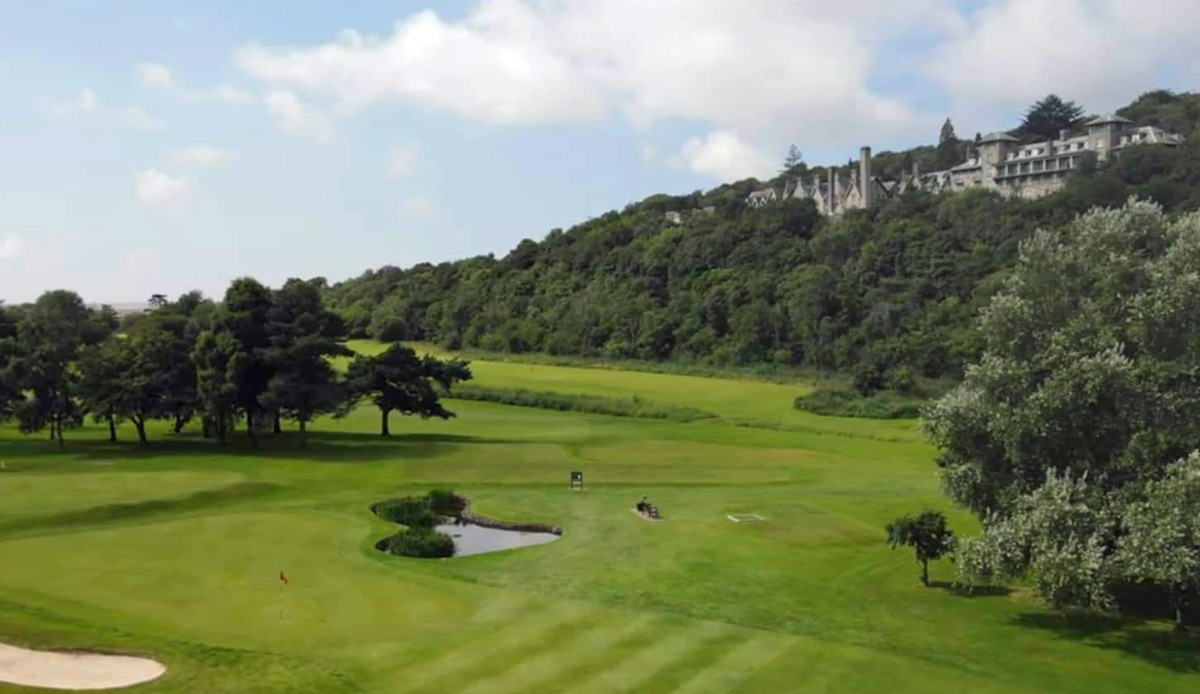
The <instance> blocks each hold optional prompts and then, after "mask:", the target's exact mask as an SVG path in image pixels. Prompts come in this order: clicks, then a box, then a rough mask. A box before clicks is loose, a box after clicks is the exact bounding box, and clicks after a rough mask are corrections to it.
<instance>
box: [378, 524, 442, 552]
mask: <svg viewBox="0 0 1200 694" xmlns="http://www.w3.org/2000/svg"><path fill="white" fill-rule="evenodd" d="M383 545H384V550H385V551H386V552H387V553H388V554H397V555H400V556H402V557H420V558H425V559H436V558H439V557H453V556H454V539H453V538H451V537H450V536H449V535H447V534H446V533H439V532H438V531H436V530H433V529H432V528H409V529H408V530H404V531H401V532H399V533H396V534H395V535H392V536H391V537H389V538H387V539H386V540H384V541H383Z"/></svg>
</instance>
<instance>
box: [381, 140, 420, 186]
mask: <svg viewBox="0 0 1200 694" xmlns="http://www.w3.org/2000/svg"><path fill="white" fill-rule="evenodd" d="M417 155H418V151H417V145H416V143H415V142H408V143H405V144H402V145H397V146H395V147H393V148H392V151H391V154H389V155H388V167H387V175H388V178H406V177H408V176H409V175H410V174H411V173H412V172H413V171H414V170H415V169H416V167H417Z"/></svg>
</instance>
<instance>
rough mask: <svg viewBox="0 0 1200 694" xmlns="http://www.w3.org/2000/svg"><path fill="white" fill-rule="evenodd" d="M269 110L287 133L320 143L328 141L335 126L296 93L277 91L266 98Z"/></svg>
mask: <svg viewBox="0 0 1200 694" xmlns="http://www.w3.org/2000/svg"><path fill="white" fill-rule="evenodd" d="M264 101H265V102H266V104H267V110H268V111H270V112H271V114H272V115H273V116H275V120H276V122H277V123H278V124H279V127H280V128H282V129H283V130H284V131H285V132H289V133H292V134H295V135H303V136H305V137H308V138H311V139H313V140H316V141H318V142H324V141H326V140H328V139H329V138H330V136H331V133H332V131H333V125H332V123H331V122H330V120H329V118H328V116H326V115H325V114H324V113H322V112H321V111H320V110H319V109H316V108H313V107H310V106H307V105H305V104H304V102H302V101H301V100H300V97H298V96H296V95H295V94H294V93H292V92H289V91H285V90H281V89H277V90H274V91H272V92H270V93H268V94H267V95H266V97H264Z"/></svg>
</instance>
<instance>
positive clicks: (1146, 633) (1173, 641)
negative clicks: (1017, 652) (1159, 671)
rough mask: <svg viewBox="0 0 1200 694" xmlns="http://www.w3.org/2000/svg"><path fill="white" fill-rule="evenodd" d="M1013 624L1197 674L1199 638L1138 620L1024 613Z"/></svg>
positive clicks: (1199, 655)
mask: <svg viewBox="0 0 1200 694" xmlns="http://www.w3.org/2000/svg"><path fill="white" fill-rule="evenodd" d="M1014 622H1015V623H1016V624H1017V625H1019V626H1022V627H1030V628H1034V629H1042V630H1045V631H1050V632H1053V633H1054V634H1055V635H1057V636H1059V637H1061V638H1069V639H1073V640H1077V641H1081V642H1083V643H1085V644H1087V645H1089V646H1094V647H1096V648H1105V649H1110V650H1116V651H1121V652H1124V653H1128V654H1130V655H1133V656H1136V657H1138V658H1141V659H1143V660H1145V661H1147V662H1150V663H1153V664H1154V665H1158V666H1160V667H1165V668H1168V669H1170V670H1172V671H1174V672H1180V673H1193V672H1200V638H1197V637H1196V636H1189V635H1188V634H1186V633H1180V632H1176V631H1173V630H1169V629H1163V628H1162V625H1161V624H1155V623H1152V622H1146V621H1143V620H1138V619H1130V618H1121V617H1113V616H1107V615H1092V614H1053V613H1050V614H1047V613H1027V614H1021V615H1017V617H1016V618H1015V619H1014Z"/></svg>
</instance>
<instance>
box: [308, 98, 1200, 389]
mask: <svg viewBox="0 0 1200 694" xmlns="http://www.w3.org/2000/svg"><path fill="white" fill-rule="evenodd" d="M1041 103H1043V102H1039V104H1041ZM1067 105H1068V106H1071V104H1069V103H1068V104H1067ZM1060 106H1061V104H1060ZM1068 110H1069V109H1068ZM1034 111H1036V108H1035V109H1031V114H1034ZM1120 113H1121V114H1123V115H1126V116H1127V117H1129V118H1131V119H1135V120H1136V122H1138V123H1139V124H1149V125H1158V126H1160V127H1163V128H1166V129H1168V130H1171V131H1174V132H1180V133H1183V134H1185V135H1187V136H1188V141H1187V143H1186V144H1185V145H1184V146H1183V147H1179V148H1165V147H1139V148H1134V149H1132V150H1130V151H1127V152H1125V153H1124V154H1123V155H1122V156H1121V157H1120V158H1119V159H1117V160H1115V161H1111V162H1108V163H1107V164H1105V165H1104V166H1103V167H1090V168H1088V169H1086V170H1084V171H1081V172H1080V173H1079V174H1077V175H1076V176H1075V177H1074V178H1073V179H1072V180H1071V181H1069V183H1068V185H1067V186H1066V187H1065V188H1064V189H1063V190H1061V191H1059V192H1058V193H1055V194H1053V195H1050V196H1047V197H1044V198H1042V199H1039V200H1036V201H1029V200H1020V199H1011V200H1006V199H1003V198H1001V197H999V196H998V195H995V194H992V193H989V192H987V191H984V190H968V191H965V192H961V193H954V194H946V195H940V196H931V195H929V194H927V193H923V192H911V193H907V194H905V195H904V196H903V197H901V198H899V199H894V200H889V201H886V202H885V203H884V204H882V205H880V206H878V207H877V208H875V209H872V210H870V211H852V212H850V213H847V214H846V215H844V216H843V217H840V218H833V219H827V218H823V217H822V216H821V215H819V214H818V213H817V212H816V209H815V208H814V207H813V205H812V203H811V202H810V201H800V200H787V201H783V202H779V203H775V204H770V205H767V206H765V207H763V208H761V209H749V208H747V207H746V206H745V204H744V202H743V201H744V199H745V197H746V195H747V194H748V193H749V192H750V191H751V190H754V189H756V188H759V187H761V186H762V185H763V182H760V181H756V180H753V179H751V180H746V181H741V182H738V183H734V184H730V185H723V186H720V187H718V188H716V189H713V190H711V191H709V192H707V193H701V192H696V193H693V194H691V195H686V196H666V195H657V196H653V197H650V198H647V199H646V200H644V201H642V202H640V203H636V204H632V205H629V206H628V207H626V208H625V209H624V210H622V211H620V212H617V211H613V212H609V213H607V214H604V215H602V216H600V217H598V218H595V219H592V220H589V221H587V222H585V223H583V224H580V225H578V226H575V227H573V228H571V229H569V230H566V231H563V230H558V229H556V230H553V231H551V232H550V233H549V234H548V235H547V236H546V237H545V238H544V239H543V240H542V241H541V242H535V241H532V240H525V241H522V242H521V243H520V244H519V245H518V246H517V247H516V248H514V249H513V250H512V251H511V252H510V253H509V254H508V255H506V256H505V257H503V258H499V259H498V258H494V257H492V256H482V257H476V258H470V259H465V260H461V261H457V262H453V263H442V264H438V265H432V264H420V265H417V266H415V267H412V268H410V269H400V268H396V267H383V268H380V269H378V270H372V271H368V272H366V273H364V274H363V275H361V276H360V277H357V278H354V279H351V280H348V281H346V282H342V283H339V284H336V285H333V286H332V287H330V288H329V290H328V298H329V299H330V302H331V305H332V306H334V307H335V308H336V310H338V311H339V312H340V313H341V315H342V316H343V318H344V319H345V320H346V323H347V325H348V327H349V329H350V332H351V334H353V335H357V336H370V337H375V338H378V339H381V340H389V341H390V340H429V341H435V342H437V343H440V344H441V345H443V346H445V347H448V348H452V349H457V348H481V349H486V350H495V351H507V352H526V351H540V352H548V353H552V354H574V355H589V356H603V357H612V358H637V359H649V360H661V359H680V360H693V361H698V362H704V363H711V364H722V365H724V364H758V363H775V364H781V365H789V366H804V367H813V368H820V369H834V370H842V371H851V370H856V371H858V372H860V373H864V372H865V373H867V374H874V375H875V376H876V377H877V379H878V381H879V382H880V384H881V385H884V384H886V382H887V380H888V379H893V378H899V379H901V380H903V379H906V378H911V377H912V375H915V374H922V375H925V376H929V377H937V376H944V375H950V376H954V375H958V374H960V373H961V371H962V369H963V366H964V364H965V363H967V362H969V361H970V360H971V359H973V358H974V357H976V356H977V355H978V354H979V351H980V344H981V341H980V339H979V336H977V335H976V334H975V333H974V328H973V321H972V320H971V319H972V317H973V316H974V315H975V313H976V311H977V309H978V308H979V307H980V306H982V305H983V303H985V302H986V301H987V299H988V298H989V297H990V296H991V295H992V294H993V293H994V292H995V290H996V288H997V287H998V286H999V283H1000V281H1001V280H1002V278H1003V277H1004V276H1005V274H1006V273H1007V272H1008V270H1009V269H1010V268H1011V267H1012V266H1013V264H1014V262H1015V258H1016V254H1017V252H1018V245H1019V243H1020V242H1021V241H1022V240H1023V239H1026V238H1028V237H1029V236H1030V235H1031V234H1032V233H1033V232H1034V231H1035V230H1036V229H1037V228H1039V227H1044V228H1051V227H1057V226H1060V225H1062V224H1064V223H1066V222H1067V221H1069V220H1070V219H1072V218H1073V217H1075V216H1076V215H1077V214H1079V213H1082V212H1085V211H1087V210H1088V209H1090V208H1092V207H1096V206H1104V207H1115V206H1121V205H1123V204H1124V203H1125V202H1126V200H1128V199H1129V198H1130V197H1131V196H1132V197H1138V198H1149V199H1152V200H1154V201H1156V202H1158V203H1159V204H1160V205H1162V206H1163V207H1164V209H1165V210H1166V211H1167V212H1168V213H1174V212H1177V211H1184V210H1194V209H1197V208H1200V133H1198V132H1196V131H1197V126H1200V95H1194V94H1172V93H1169V92H1161V91H1160V92H1150V93H1147V94H1145V95H1143V96H1142V97H1140V98H1139V99H1138V100H1137V101H1135V102H1134V103H1133V104H1131V105H1129V106H1128V107H1126V108H1125V109H1122V110H1121V111H1120ZM1043 120H1045V119H1043ZM1032 122H1033V119H1032V118H1031V116H1027V117H1026V123H1025V124H1023V127H1025V126H1029V127H1032V126H1030V123H1032ZM1037 125H1038V127H1045V124H1044V123H1042V122H1038V123H1037ZM1014 132H1016V133H1018V134H1019V135H1022V136H1027V137H1029V136H1033V135H1032V134H1030V133H1025V132H1022V129H1021V128H1018V129H1017V130H1015V131H1014ZM943 144H944V143H943ZM954 146H955V147H960V148H964V149H965V147H967V146H969V143H957V142H956V143H954ZM938 149H939V148H934V147H923V148H916V149H914V150H910V151H908V152H899V153H882V154H881V155H879V159H880V160H881V161H882V162H883V164H882V166H883V167H885V168H886V167H887V166H890V165H892V164H889V163H888V162H890V161H891V160H893V159H894V160H895V162H893V163H894V164H895V165H896V166H899V163H898V162H901V161H903V160H905V159H909V160H911V159H913V158H918V159H920V158H922V157H925V158H930V157H933V156H936V154H937V150H938ZM790 159H792V158H791V157H790ZM789 165H790V166H789V167H788V168H787V169H786V170H785V172H784V173H785V174H786V175H795V174H797V173H805V172H807V171H808V169H807V167H806V166H805V165H804V164H803V163H796V161H795V160H794V159H793V160H792V161H790V162H789ZM770 183H774V184H776V185H781V183H782V177H781V178H779V179H776V180H775V181H771V182H770ZM708 206H711V207H714V208H715V211H713V212H712V213H711V214H705V213H700V212H696V213H690V211H693V210H699V209H701V208H704V207H708ZM668 211H680V212H682V213H683V214H684V218H685V220H686V221H685V223H684V224H682V225H680V226H675V225H672V224H670V223H668V222H667V221H666V220H665V219H664V215H665V213H666V212H668Z"/></svg>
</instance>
